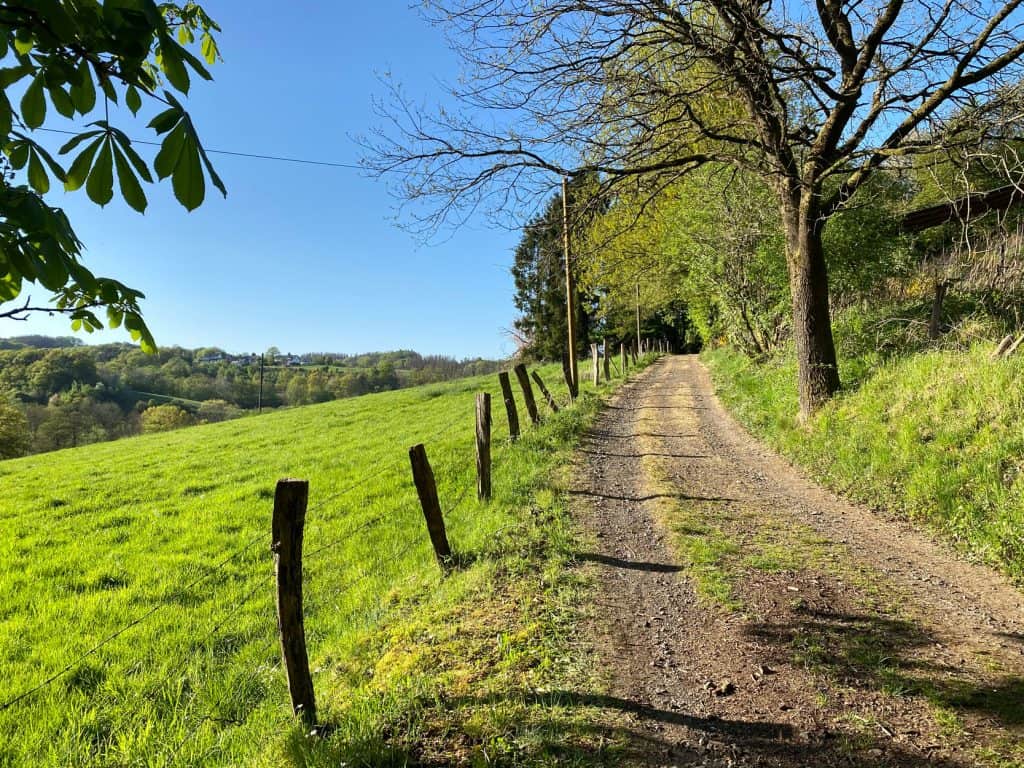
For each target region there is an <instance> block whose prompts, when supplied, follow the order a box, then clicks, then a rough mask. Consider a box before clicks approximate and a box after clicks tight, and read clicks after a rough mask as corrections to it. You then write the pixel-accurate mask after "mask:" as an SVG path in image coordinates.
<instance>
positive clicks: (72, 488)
mask: <svg viewBox="0 0 1024 768" xmlns="http://www.w3.org/2000/svg"><path fill="white" fill-rule="evenodd" d="M542 374H543V376H544V378H545V380H546V381H547V383H548V385H549V387H550V388H551V389H552V391H553V392H554V394H555V396H556V398H558V399H560V400H561V401H563V402H564V401H565V399H566V397H565V387H564V383H562V382H561V375H560V371H558V369H556V368H555V367H547V368H544V369H542ZM606 386H608V385H602V387H601V389H602V390H603V389H605V387H606ZM586 389H590V388H589V387H587V388H586ZM478 391H490V392H491V393H492V397H493V405H492V408H493V414H494V424H495V429H494V449H493V452H494V489H495V491H494V493H495V496H494V499H493V500H492V502H491V503H489V504H481V503H478V502H477V501H476V498H475V466H474V447H473V432H474V427H473V412H474V397H475V393H477V392H478ZM517 393H518V389H517ZM541 406H542V407H544V408H545V410H546V407H545V406H543V405H542V401H541ZM597 407H598V398H596V397H594V396H593V393H591V392H585V393H584V396H583V397H581V398H580V401H579V402H578V403H577V405H576V406H575V407H573V408H572V409H568V410H563V411H562V412H561V413H559V414H558V415H557V416H552V417H548V418H546V419H545V423H544V424H543V425H542V426H540V427H532V426H530V425H529V423H528V419H527V418H526V415H525V413H522V411H523V408H522V403H521V400H520V411H521V414H520V419H521V422H522V424H523V429H524V433H525V434H524V438H523V439H522V440H520V441H519V442H518V443H516V444H514V445H510V444H509V443H508V440H507V433H508V430H507V423H506V422H505V418H504V408H503V406H502V402H501V398H500V394H499V393H498V387H497V378H496V377H486V378H481V379H467V380H463V381H458V382H454V383H449V384H443V385H431V386H427V387H420V388H416V389H408V390H401V391H396V392H387V393H382V394H379V395H368V396H365V397H360V398H354V399H348V400H342V401H337V402H333V403H328V404H324V405H318V406H309V407H304V408H299V409H293V410H285V411H280V412H276V413H272V414H268V415H265V416H261V417H248V418H243V419H239V420H235V421H230V422H225V423H220V424H212V425H206V426H200V427H195V428H190V429H185V430H180V431H177V432H171V433H164V434H159V435H149V436H143V437H138V438H132V439H127V440H122V441H119V442H114V443H107V444H101V445H91V446H88V447H84V448H78V449H73V450H67V451H61V452H56V453H51V454H45V455H40V456H33V457H29V458H25V459H19V460H14V461H7V462H2V463H0V482H2V484H3V488H4V494H3V496H2V499H0V521H2V525H3V529H4V534H3V536H2V537H0V562H2V563H3V569H2V570H0V594H3V603H2V609H0V706H3V705H4V704H5V703H6V702H10V701H11V700H12V699H15V698H17V697H19V696H21V695H22V694H24V693H26V692H28V691H31V690H32V689H33V688H34V687H35V686H37V685H39V684H40V683H42V682H43V681H46V680H47V679H49V678H51V677H53V678H54V679H53V680H52V682H50V683H49V684H47V685H45V686H43V687H41V688H40V689H39V690H36V691H35V692H32V693H29V695H27V696H25V697H24V698H23V699H21V700H19V701H17V702H16V703H14V704H11V705H9V706H6V707H5V708H4V709H2V710H0V765H3V766H91V765H96V766H99V765H104V766H113V765H116V766H169V765H203V766H228V765H240V764H258V765H288V764H308V765H321V764H322V765H338V764H340V762H339V761H341V760H347V761H351V762H348V763H347V764H395V765H401V764H405V763H407V762H409V761H410V759H411V758H410V757H409V754H410V751H412V752H414V753H415V752H421V751H422V750H423V749H424V747H423V746H422V744H420V743H418V742H417V740H418V739H419V740H421V741H422V739H425V738H426V736H424V735H423V734H422V733H420V731H421V730H422V729H424V728H428V727H427V726H425V725H423V723H422V722H421V721H420V720H416V719H415V718H414V717H413V715H412V714H411V713H412V712H413V711H415V710H416V707H417V706H422V697H423V696H424V695H428V694H425V693H424V691H427V690H429V689H430V688H431V685H434V684H435V683H436V682H437V680H438V679H440V678H439V677H438V676H439V675H440V676H443V677H444V682H445V684H446V685H448V686H449V687H450V686H451V685H453V684H455V683H456V682H459V681H460V680H461V682H460V683H459V684H460V685H462V686H463V687H467V686H466V685H465V683H466V680H463V679H462V678H458V676H459V675H462V676H463V677H464V678H467V679H469V678H472V677H473V676H477V677H479V678H481V679H482V678H485V677H487V675H492V676H493V675H495V674H501V670H502V669H504V668H505V667H503V665H506V666H507V665H508V664H513V663H521V664H523V665H525V664H526V662H525V661H522V660H521V659H517V658H516V654H520V655H524V657H525V656H526V655H532V657H531V660H530V661H529V665H530V666H538V667H540V668H543V667H544V665H545V664H548V663H550V659H549V658H548V651H543V653H541V656H540V657H538V656H537V653H536V652H537V649H536V648H534V647H533V646H532V645H531V643H532V642H533V641H532V640H531V638H532V637H535V636H537V633H538V632H540V633H541V634H543V633H544V632H546V631H547V630H546V629H545V627H544V626H542V625H543V624H544V622H553V621H557V620H558V618H557V616H555V615H554V614H553V613H551V612H549V613H548V614H545V617H543V618H541V619H537V620H534V619H529V618H524V617H525V616H526V614H524V613H523V612H522V611H518V612H517V611H512V612H511V613H510V617H509V619H508V621H509V624H508V626H509V633H508V637H506V638H505V640H504V641H501V640H500V638H499V647H500V649H501V655H500V659H499V660H498V661H497V662H495V661H493V660H492V661H486V666H487V668H486V669H483V670H482V669H480V667H479V664H477V665H476V666H474V663H473V661H472V657H473V652H472V651H471V650H466V649H465V648H463V649H462V650H456V651H455V652H456V653H465V654H466V655H467V659H466V660H465V662H466V665H468V666H463V667H462V668H461V671H460V669H455V668H453V667H452V665H449V664H444V663H440V662H431V663H430V664H427V665H426V666H424V662H423V659H424V658H425V656H424V654H423V653H422V647H423V645H424V643H426V644H428V645H429V644H430V642H433V640H434V639H435V636H436V638H439V639H438V640H437V642H439V643H440V642H445V643H456V641H457V638H455V637H452V636H451V635H450V633H449V634H448V635H446V634H445V627H449V628H450V627H452V626H456V625H457V624H458V623H459V622H465V621H466V616H467V615H468V614H467V610H468V607H469V606H472V605H474V601H479V600H483V602H482V603H480V605H485V604H487V600H492V599H493V594H494V592H495V585H496V584H504V583H505V582H504V581H502V574H507V573H509V572H510V571H513V572H514V571H516V569H519V570H521V571H523V573H527V572H530V571H532V570H543V569H544V568H549V567H551V562H552V561H550V560H544V559H543V558H542V560H541V561H538V560H537V557H536V555H535V554H531V548H533V549H538V548H543V547H548V546H549V545H550V544H551V542H552V541H557V540H558V538H559V536H562V537H563V538H564V537H566V536H568V535H569V534H568V533H567V523H566V521H565V516H564V508H563V507H562V506H561V502H560V501H559V500H558V498H557V494H554V493H552V492H551V491H550V490H548V489H547V488H546V484H547V480H548V478H549V477H550V476H551V475H552V473H553V472H556V471H557V470H558V468H559V467H560V466H562V465H564V463H565V460H566V457H567V451H569V450H571V447H572V445H573V443H574V440H575V437H576V436H577V435H578V434H579V433H580V431H581V430H582V428H583V427H584V426H585V424H586V423H587V420H588V419H589V418H590V417H591V416H592V415H593V414H594V413H595V412H596V409H597ZM417 442H423V443H425V444H426V447H427V451H428V454H429V457H430V460H431V463H432V464H433V467H434V472H435V475H436V477H437V482H438V488H439V495H440V498H441V503H442V507H443V508H444V509H445V511H446V521H447V525H448V532H449V538H450V540H451V542H452V545H453V548H454V549H455V550H456V552H457V555H458V557H459V559H460V563H461V566H460V567H459V569H457V571H456V572H455V573H454V574H453V575H452V576H450V577H448V578H445V579H442V578H441V577H440V574H439V571H438V568H437V565H436V563H435V562H434V560H433V556H432V552H431V550H430V546H429V542H428V539H427V535H426V529H425V525H424V522H423V519H422V514H421V512H420V510H419V506H418V502H417V499H416V494H415V490H414V488H413V485H412V482H411V476H410V472H409V464H408V457H407V449H408V447H409V446H411V445H413V444H415V443H417ZM282 477H298V478H305V479H308V480H309V481H310V505H309V512H308V514H307V523H306V532H305V551H306V562H305V565H306V574H305V600H306V633H307V642H308V644H309V649H310V661H311V666H312V668H313V677H314V685H315V687H316V690H317V698H318V706H319V708H320V714H321V718H320V719H321V720H322V721H323V722H325V723H326V724H327V725H328V727H329V728H330V729H332V734H331V735H329V738H327V739H318V740H308V739H305V738H304V737H303V735H302V731H301V729H300V728H299V727H298V726H296V725H294V721H293V719H292V718H291V715H290V709H289V706H288V697H287V692H286V688H285V681H284V674H283V672H282V670H281V668H280V666H279V653H278V645H277V637H276V615H275V608H274V587H273V579H272V558H271V554H270V552H269V543H270V515H271V509H272V500H273V492H274V486H275V482H276V481H277V480H278V479H279V478H282ZM543 578H545V579H547V577H543ZM541 583H542V586H541V587H540V589H542V590H543V589H545V588H546V587H544V586H543V585H545V584H549V583H550V582H549V581H543V582H541ZM553 588H554V587H552V589H553ZM559 589H561V587H559ZM506 597H508V596H506ZM535 597H536V596H535V595H531V596H530V599H535ZM519 598H522V599H523V600H522V601H523V603H524V604H527V601H526V596H524V595H522V594H520V595H518V597H517V595H516V593H515V590H514V589H513V590H512V594H511V596H510V597H508V599H507V600H505V601H504V602H503V603H501V604H496V606H497V607H495V606H492V608H490V609H487V611H488V612H489V615H490V614H493V613H494V611H495V610H498V609H500V607H501V605H506V606H507V605H508V604H516V600H517V599H519ZM478 607H479V606H478ZM491 620H492V619H487V620H486V621H483V624H484V626H485V627H486V630H485V632H484V634H485V635H486V636H487V637H488V638H490V640H489V641H488V643H490V642H491V641H492V640H493V638H494V632H493V627H492V626H491V625H489V624H488V621H491ZM136 622H137V623H136ZM478 623H479V622H478ZM119 632H120V634H118V633H119ZM516 632H518V633H519V634H518V635H517V634H516ZM424 633H425V634H424ZM530 633H533V634H532V635H531V634H530ZM97 646H99V647H97ZM414 646H415V647H419V648H420V649H421V651H420V652H415V653H414V652H412V651H411V650H409V649H411V648H413V647H414ZM453 647H455V646H453ZM488 647H489V646H488ZM402 648H405V649H406V651H401V650H400V649H402ZM93 649H95V650H93ZM517 649H518V650H517ZM549 651H550V652H551V653H554V651H552V650H551V649H549ZM490 653H491V651H490V650H489V651H488V652H487V653H486V654H483V655H480V653H478V654H477V655H478V657H479V658H480V659H481V660H484V659H487V658H489V654H490ZM83 656H84V657H85V658H81V657H83ZM79 659H80V660H79ZM545 659H547V661H545ZM456 666H457V665H456ZM442 667H444V668H445V670H446V671H444V672H443V673H442V671H439V670H441V668H442ZM560 674H561V673H560ZM432 675H433V677H431V676H432ZM453 675H454V676H455V677H453ZM456 678H458V679H456ZM471 687H472V686H469V687H467V690H469V688H471ZM416 702H419V704H416ZM491 709H492V710H494V712H497V710H495V709H494V707H492V708H491ZM494 712H492V715H491V716H489V717H490V720H488V719H487V718H486V717H485V718H484V719H483V720H482V721H481V720H480V718H476V719H475V720H474V719H473V717H470V720H471V721H472V722H471V724H470V725H464V726H463V730H466V729H469V731H470V732H472V731H473V729H474V728H475V729H476V731H477V732H478V736H477V737H475V741H474V742H473V743H474V744H489V745H490V749H491V752H490V754H496V755H500V754H501V748H500V745H499V746H498V747H496V746H495V745H494V744H493V743H492V742H493V741H494V739H491V740H490V742H489V741H488V739H489V738H490V737H488V736H487V733H488V732H490V731H495V729H496V731H495V732H498V733H500V732H501V731H502V728H504V727H505V726H503V725H501V723H496V721H495V718H496V717H498V715H496V714H494ZM488 722H489V723H490V725H488ZM396 723H399V724H400V725H396ZM472 723H475V725H473V724H472ZM509 727H512V726H509ZM520 727H521V726H520V725H516V726H515V728H520ZM538 727H539V728H541V730H542V729H543V727H542V726H538ZM515 728H513V730H515ZM389 729H390V731H389ZM428 730H429V729H428ZM501 738H503V739H504V738H505V737H504V736H502V737H501ZM505 740H506V741H508V739H505ZM471 741H472V740H471ZM396 744H398V745H399V747H396V746H395V745H396ZM506 746H507V747H508V748H507V749H506V751H508V752H509V754H512V753H515V754H517V755H520V756H522V755H523V754H524V753H523V752H522V748H521V745H519V746H517V745H511V746H509V745H508V744H506ZM534 747H535V748H536V749H537V750H539V752H538V754H540V753H543V752H544V749H545V748H544V747H543V745H541V746H537V745H534ZM474 748H475V747H474V746H473V744H470V745H469V746H467V749H469V751H470V753H471V752H472V750H473V749H474ZM510 750H511V751H510ZM467 759H469V758H467ZM517 759H518V758H517Z"/></svg>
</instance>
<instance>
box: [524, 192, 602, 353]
mask: <svg viewBox="0 0 1024 768" xmlns="http://www.w3.org/2000/svg"><path fill="white" fill-rule="evenodd" d="M586 183H587V182H586V180H585V179H581V180H575V181H573V182H572V183H571V184H570V186H569V203H570V209H572V208H573V207H574V206H573V202H574V201H573V197H574V193H578V192H580V191H581V190H582V189H583V187H584V185H585V184H586ZM580 207H581V208H582V206H580ZM589 207H591V206H588V208H589ZM571 218H572V221H573V226H572V227H571V230H570V237H571V239H572V240H576V239H577V238H576V237H575V235H576V233H578V232H580V231H581V230H582V229H584V228H585V226H584V225H585V222H584V221H583V220H582V219H583V217H582V216H579V215H577V216H575V217H573V216H571ZM512 276H513V277H514V278H515V285H516V294H515V305H516V309H517V310H519V312H520V313H521V314H520V316H519V317H518V318H516V320H515V323H514V326H515V329H516V332H517V334H518V335H519V336H520V338H522V339H523V340H524V342H525V343H524V346H523V352H524V353H525V354H526V355H528V356H530V357H533V358H536V359H538V360H559V359H561V357H562V355H563V354H564V352H565V350H566V349H567V348H568V343H569V342H568V338H569V329H568V321H567V318H566V311H565V248H564V242H563V225H562V194H561V192H559V193H558V194H556V195H554V197H552V198H551V200H550V202H548V204H547V206H545V208H544V211H543V212H541V213H540V214H538V215H537V216H535V217H534V218H533V219H532V220H530V222H529V223H528V224H527V225H526V226H525V227H524V228H523V237H522V240H520V242H519V246H518V247H517V248H516V254H515V263H514V264H513V266H512ZM575 298H576V323H577V325H576V352H577V354H578V355H586V354H589V347H590V335H591V330H592V329H593V326H594V316H595V310H596V307H595V303H594V300H593V297H591V296H589V295H587V294H586V293H585V292H584V291H581V290H579V289H577V291H576V297H575Z"/></svg>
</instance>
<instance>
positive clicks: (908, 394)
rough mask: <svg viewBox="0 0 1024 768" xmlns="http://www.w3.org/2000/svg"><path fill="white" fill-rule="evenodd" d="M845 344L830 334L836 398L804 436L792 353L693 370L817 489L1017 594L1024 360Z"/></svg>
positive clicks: (726, 357) (728, 359)
mask: <svg viewBox="0 0 1024 768" xmlns="http://www.w3.org/2000/svg"><path fill="white" fill-rule="evenodd" d="M844 334H846V337H845V338H844ZM851 335H852V331H851V329H850V328H849V327H848V324H844V323H843V322H838V323H837V339H838V341H839V345H840V349H841V350H843V351H845V354H844V355H843V356H842V357H841V359H840V374H841V375H842V376H843V377H844V381H845V386H844V389H843V391H842V392H840V394H839V395H838V396H837V397H836V398H835V399H834V400H833V401H832V402H831V403H830V404H829V405H828V406H826V407H825V408H824V409H822V411H821V412H819V413H818V414H816V415H815V416H814V417H813V418H812V419H811V420H810V421H809V423H807V424H806V425H800V424H798V423H797V421H796V418H795V416H796V412H797V397H796V362H795V358H794V356H793V355H792V353H791V352H786V353H783V354H781V355H779V356H777V357H776V358H774V359H773V360H770V361H768V362H764V363H755V362H753V361H751V360H749V359H748V358H746V357H744V356H743V355H741V354H739V353H737V352H734V351H730V350H727V349H717V350H714V351H711V352H708V353H705V355H704V360H705V362H707V363H708V365H709V367H710V369H711V372H712V375H713V377H714V380H715V384H716V389H717V391H718V394H719V396H720V397H721V398H722V400H723V402H724V403H725V404H726V405H727V406H728V407H729V408H730V409H731V410H732V411H733V413H734V414H735V415H736V416H737V417H738V418H739V419H740V421H741V422H743V423H744V424H745V425H746V426H747V427H748V428H749V429H751V430H752V431H753V432H754V433H755V434H757V435H759V436H761V437H762V438H764V439H766V440H767V441H768V442H769V443H770V444H772V445H773V446H774V447H775V448H776V449H778V450H779V451H780V452H782V453H783V454H785V455H786V456H788V457H790V458H791V459H793V460H794V461H796V462H797V463H799V464H801V465H802V466H804V467H805V468H806V469H807V470H808V472H809V473H810V474H811V475H813V476H814V477H816V478H817V479H818V480H820V481H822V482H824V483H825V484H827V485H829V486H831V487H833V488H835V489H837V490H839V491H841V492H843V493H844V494H846V495H848V496H850V497H852V498H854V499H857V500H859V501H862V502H864V503H867V504H870V505H873V506H878V507H885V508H887V509H889V510H891V511H893V512H896V513H900V514H903V515H905V516H907V517H909V518H912V519H914V520H917V521H920V522H922V523H925V524H927V525H928V526H930V527H931V528H932V529H933V530H935V531H937V532H939V533H940V534H941V535H942V536H943V537H945V538H946V539H947V540H949V541H951V542H953V543H954V544H955V545H956V546H957V547H958V548H959V549H960V550H961V551H963V552H965V553H967V554H968V555H969V556H971V557H974V558H976V559H979V560H982V561H984V562H987V563H989V564H992V565H995V566H998V567H999V568H1001V569H1003V570H1004V571H1005V572H1006V573H1008V574H1009V575H1010V576H1011V577H1012V578H1013V579H1014V580H1015V581H1016V582H1017V583H1024V535H1022V533H1021V532H1022V531H1024V357H1022V356H1020V355H1016V356H1014V357H1011V358H1009V359H1005V360H992V359H990V353H991V351H992V349H993V348H994V342H993V343H991V344H989V343H978V342H977V341H975V342H973V343H967V344H964V345H963V346H962V347H960V346H955V345H952V344H951V345H950V346H948V347H946V348H933V349H922V350H907V351H906V352H904V353H895V354H893V353H890V354H888V355H885V354H884V350H885V349H886V346H887V345H886V344H885V343H884V342H883V343H881V344H875V343H872V344H871V345H870V348H869V347H868V346H867V345H865V346H864V347H862V348H860V349H858V346H859V345H856V344H853V343H851V339H850V336H851ZM889 346H890V347H891V348H893V349H895V348H896V347H895V345H889ZM879 349H881V350H883V353H879V351H878V350H879Z"/></svg>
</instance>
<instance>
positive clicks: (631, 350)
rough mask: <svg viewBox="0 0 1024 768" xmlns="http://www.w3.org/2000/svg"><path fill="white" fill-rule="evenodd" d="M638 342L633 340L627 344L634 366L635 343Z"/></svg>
mask: <svg viewBox="0 0 1024 768" xmlns="http://www.w3.org/2000/svg"><path fill="white" fill-rule="evenodd" d="M638 343H639V342H635V341H634V342H633V343H632V344H630V345H629V352H630V354H631V355H633V365H634V366H636V345H637V344H638Z"/></svg>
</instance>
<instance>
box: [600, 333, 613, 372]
mask: <svg viewBox="0 0 1024 768" xmlns="http://www.w3.org/2000/svg"><path fill="white" fill-rule="evenodd" d="M601 362H602V363H603V364H604V380H605V381H611V380H612V369H611V366H610V365H609V364H608V339H605V340H604V344H603V345H602V347H601Z"/></svg>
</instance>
